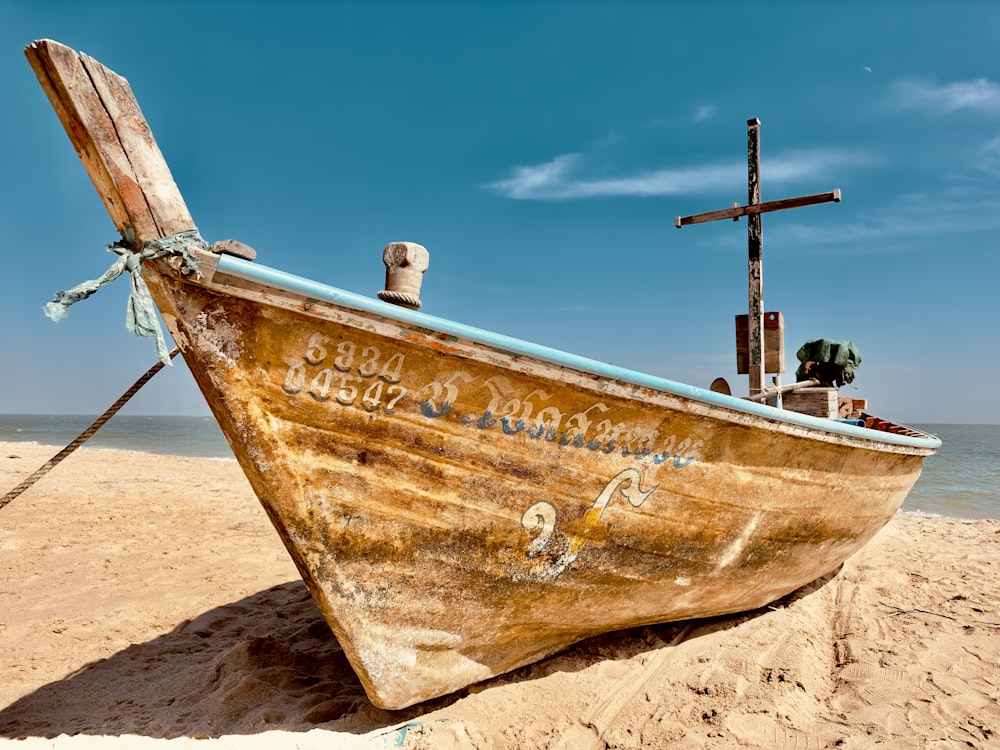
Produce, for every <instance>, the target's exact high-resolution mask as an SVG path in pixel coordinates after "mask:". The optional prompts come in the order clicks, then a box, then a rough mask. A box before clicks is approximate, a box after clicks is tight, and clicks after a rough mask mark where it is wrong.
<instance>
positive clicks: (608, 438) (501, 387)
mask: <svg viewBox="0 0 1000 750" xmlns="http://www.w3.org/2000/svg"><path fill="white" fill-rule="evenodd" d="M206 257H208V258H209V259H210V260H209V261H208V262H207V263H205V264H204V265H205V267H206V273H205V276H204V278H203V279H202V280H201V281H195V280H193V279H192V278H191V277H187V278H182V277H180V276H177V275H175V274H174V273H173V272H172V271H171V270H170V269H169V267H168V266H167V264H166V263H162V262H161V264H160V269H161V272H162V275H160V276H154V275H152V274H149V273H147V276H153V278H151V280H150V283H151V286H152V287H153V291H154V296H155V297H156V300H157V304H158V306H159V307H160V309H161V312H162V313H163V315H164V318H165V320H166V321H167V323H168V326H169V327H170V329H171V333H172V334H173V336H174V339H175V340H176V341H177V342H178V344H179V345H180V347H181V349H182V352H183V354H184V358H185V360H186V361H187V363H188V365H189V366H190V368H191V371H192V372H193V373H194V376H195V378H196V379H197V381H198V383H199V385H200V387H201V389H202V391H203V393H204V395H205V397H206V399H207V401H208V403H209V404H210V405H211V408H212V410H213V412H214V414H215V416H216V418H217V419H218V421H219V423H220V425H221V426H222V428H223V431H224V432H225V434H226V436H227V437H228V439H229V441H230V443H231V445H232V447H233V450H234V452H235V453H236V456H237V458H238V460H239V461H240V463H241V465H242V466H243V469H244V470H245V472H246V474H247V476H248V478H249V479H250V482H251V484H252V485H253V487H254V489H255V491H256V493H257V495H258V497H259V498H260V500H261V502H262V503H263V506H264V508H265V509H266V510H267V513H268V514H269V516H270V517H271V519H272V521H273V522H274V525H275V527H276V528H277V530H278V533H279V534H280V535H281V538H282V540H283V541H284V543H285V546H286V547H287V548H288V551H289V552H290V554H291V556H292V557H293V559H294V560H295V562H296V565H297V566H298V568H299V570H300V571H301V574H302V576H303V578H304V580H305V581H306V583H307V585H308V586H309V589H310V591H311V592H312V594H313V596H314V598H315V600H316V602H317V605H318V606H319V608H320V610H321V611H322V613H323V615H324V617H325V618H326V619H327V621H328V622H329V624H330V626H331V628H332V629H333V631H334V632H335V633H336V635H337V637H338V639H339V640H340V642H341V644H342V646H343V648H344V651H345V652H346V654H347V655H348V658H349V659H350V661H351V664H352V665H353V667H354V669H355V670H356V671H357V673H358V675H359V677H360V679H361V681H362V683H363V684H364V686H365V689H366V691H367V692H368V695H369V697H370V698H371V700H372V701H373V702H374V703H375V704H377V705H379V706H382V707H385V708H402V707H405V706H407V705H410V704H413V703H415V702H418V701H421V700H425V699H428V698H432V697H434V696H438V695H441V694H444V693H448V692H451V691H454V690H457V689H459V688H462V687H464V686H466V685H469V684H471V683H474V682H477V681H480V680H483V679H486V678H488V677H491V676H493V675H496V674H499V673H502V672H505V671H508V670H510V669H514V668H516V667H518V666H521V665H524V664H527V663H530V662H532V661H535V660H537V659H540V658H542V657H544V656H546V655H548V654H551V653H553V652H555V651H558V650H559V649H562V648H564V647H566V646H568V645H569V644H572V643H574V642H576V641H578V640H580V639H582V638H586V637H588V636H591V635H594V634H597V633H601V632H607V631H610V630H616V629H620V628H626V627H631V626H636V625H641V624H647V623H654V622H665V621H670V620H678V619H686V618H692V617H700V616H706V615H717V614H722V613H728V612H734V611H740V610H746V609H751V608H755V607H759V606H762V605H764V604H766V603H767V602H770V601H773V600H774V599H776V598H778V597H781V596H782V595H784V594H786V593H788V592H790V591H793V590H794V589H796V588H798V587H800V586H802V585H803V584H805V583H808V582H809V581H812V580H814V579H815V578H817V577H819V576H821V575H823V574H825V573H827V572H829V571H831V570H833V569H835V568H836V567H837V566H838V565H839V564H840V563H841V562H842V561H843V560H844V559H845V558H847V557H848V556H849V555H850V554H852V553H853V552H854V551H856V550H857V549H858V548H859V547H861V546H862V545H863V544H864V543H865V542H866V541H867V540H868V539H869V538H870V537H871V536H872V535H873V534H874V533H875V532H876V531H877V530H878V529H879V528H881V526H882V525H883V524H885V523H886V522H887V521H888V520H889V518H890V517H891V516H892V514H893V513H894V512H895V511H896V510H897V509H898V507H899V506H900V504H901V503H902V501H903V499H904V498H905V496H906V494H907V491H908V490H909V489H910V487H911V486H912V485H913V483H914V482H915V481H916V479H917V477H918V476H919V473H920V469H921V464H922V460H923V457H924V456H925V455H927V454H929V453H931V452H933V441H931V440H929V439H928V440H925V441H923V442H921V440H920V439H919V436H918V437H914V438H904V439H902V440H897V442H896V443H887V442H885V441H884V440H883V438H884V437H891V436H888V435H886V434H884V433H878V432H875V431H872V430H863V429H860V428H850V429H848V430H846V431H845V430H841V431H840V432H837V431H830V430H827V429H824V428H823V427H822V424H821V423H819V420H813V421H815V422H817V423H819V426H816V425H812V424H810V419H811V418H801V419H799V420H798V422H799V423H795V422H789V421H786V419H785V416H787V415H783V413H782V412H780V411H779V410H775V409H771V408H769V407H763V406H756V405H749V404H747V402H745V401H739V400H737V399H732V398H729V397H721V396H718V395H717V394H708V393H707V392H704V391H699V390H697V389H693V388H692V389H686V390H685V389H684V388H680V389H679V392H677V391H678V389H677V388H674V389H671V390H664V389H657V388H654V387H650V385H649V384H645V385H644V384H640V383H638V382H635V381H634V380H633V381H630V380H628V379H625V378H622V377H611V376H610V375H621V373H618V372H611V373H607V374H602V373H601V370H602V367H601V366H598V365H597V363H593V364H594V365H595V367H594V368H591V371H587V370H584V369H575V368H571V367H568V366H565V365H563V364H560V363H559V355H558V353H554V352H553V353H551V356H550V357H548V358H545V357H531V356H525V355H524V354H522V353H519V352H517V351H512V349H514V348H515V347H513V346H508V347H506V348H505V347H503V346H497V345H495V344H496V342H494V345H490V344H488V343H481V342H477V341H476V340H475V339H476V335H475V334H476V332H475V331H469V334H470V335H469V336H468V337H462V336H460V335H456V334H455V332H454V331H453V330H452V331H449V332H443V331H441V330H440V327H437V326H436V324H437V323H438V321H435V320H434V319H432V318H430V317H428V316H422V315H420V314H417V313H409V312H406V313H405V314H404V313H403V312H402V311H401V312H400V313H398V314H396V313H395V310H396V309H395V308H392V307H391V306H388V305H381V303H378V302H375V301H372V302H371V304H370V305H369V307H370V308H371V310H368V311H365V310H358V309H352V308H351V307H349V306H341V305H339V304H337V301H336V300H337V299H338V295H339V294H340V293H338V292H336V290H330V295H329V296H330V298H331V300H333V301H323V300H321V299H317V298H316V297H315V296H310V294H309V293H305V292H302V291H295V290H287V289H286V290H283V289H280V288H277V287H275V286H271V285H267V284H262V283H261V282H260V281H257V280H252V279H245V278H240V277H239V276H238V275H236V274H235V273H233V272H231V271H230V272H227V271H225V270H223V269H221V268H220V269H218V270H212V266H214V263H215V261H214V260H212V259H211V256H206ZM230 260H231V259H226V262H229V261H230ZM248 265H249V264H248ZM289 286H294V284H290V285H289ZM380 305H381V307H380ZM380 313H381V314H380ZM400 316H402V317H403V318H404V319H403V320H400V319H397V318H399V317H400ZM525 346H529V345H525ZM539 351H541V352H543V353H544V350H539ZM547 359H548V361H547ZM605 369H607V368H605ZM664 382H666V381H664ZM671 391H674V392H671ZM762 413H771V415H772V417H771V418H770V419H767V418H764V417H762V416H760V415H761V414H762ZM803 423H804V424H803Z"/></svg>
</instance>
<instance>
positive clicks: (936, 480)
mask: <svg viewBox="0 0 1000 750" xmlns="http://www.w3.org/2000/svg"><path fill="white" fill-rule="evenodd" d="M93 420H94V418H93V417H86V416H53V415H24V414H3V415H0V441H5V442H34V443H41V444H45V445H52V446H56V447H57V448H62V447H63V446H65V445H68V444H69V443H70V442H72V441H73V440H74V439H75V438H76V437H77V435H79V434H80V433H81V432H83V431H84V430H85V429H87V427H89V426H90V424H91V422H93ZM913 426H914V427H917V428H918V429H921V430H924V431H925V432H930V433H932V434H934V435H937V436H938V437H940V438H941V440H942V442H943V445H942V446H941V449H940V450H939V451H938V453H937V455H935V456H932V457H931V458H929V459H927V461H925V462H924V471H923V474H922V475H921V477H920V480H919V481H918V482H917V484H916V485H915V486H914V488H913V489H912V490H911V491H910V495H909V497H907V499H906V502H905V503H903V512H904V513H924V514H928V515H942V516H955V517H959V518H1000V425H970V424H938V425H926V424H925V425H913ZM87 445H88V446H89V447H95V448H113V449H117V450H129V451H142V452H146V453H160V454H168V455H178V456H195V457H202V458H226V459H232V458H233V453H232V451H231V450H230V448H229V444H228V443H227V442H226V439H225V437H223V435H222V431H221V430H220V429H219V426H218V425H217V424H216V423H215V420H214V419H212V418H211V417H141V416H129V415H122V414H118V415H116V416H115V417H113V418H112V419H111V420H110V421H109V422H108V423H107V424H106V425H104V426H103V427H102V428H101V429H100V430H98V431H97V433H96V434H95V435H94V436H93V437H92V438H90V440H89V441H88V442H87ZM53 453H56V450H55V449H54V450H53ZM2 489H3V488H0V491H2Z"/></svg>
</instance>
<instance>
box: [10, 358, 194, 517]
mask: <svg viewBox="0 0 1000 750" xmlns="http://www.w3.org/2000/svg"><path fill="white" fill-rule="evenodd" d="M179 351H180V350H179V349H176V348H175V349H174V350H173V351H172V352H170V354H169V355H167V356H168V361H169V360H171V359H173V358H174V357H176V356H177V354H178V352H179ZM163 367H164V362H161V361H158V362H157V363H156V364H155V365H153V366H152V367H150V368H149V369H148V370H146V372H145V373H144V374H143V375H142V377H140V378H139V379H138V380H136V381H135V382H134V383H133V384H132V387H131V388H129V389H128V390H127V391H125V393H123V394H122V395H121V397H120V398H119V399H118V400H117V401H115V402H114V403H113V404H112V405H111V406H109V407H108V408H107V410H106V411H105V412H104V413H103V414H102V415H101V416H99V417H98V418H97V419H96V420H94V422H93V424H91V425H90V427H88V428H87V429H86V430H84V431H83V432H81V433H80V434H79V435H78V436H77V438H76V439H75V440H74V441H73V442H72V443H70V444H69V445H67V446H66V447H65V448H63V449H62V450H61V451H59V452H58V453H57V454H56V455H54V456H53V457H52V458H50V459H49V460H48V461H46V462H45V463H44V464H43V465H42V466H41V467H40V468H38V469H37V470H36V471H35V472H34V473H33V474H31V476H29V477H28V478H27V479H25V480H24V481H23V482H21V483H20V484H19V485H17V487H15V488H14V489H12V490H11V491H10V492H8V493H7V494H6V495H4V496H3V498H2V499H0V509H2V508H3V507H4V506H6V505H7V504H8V503H9V502H10V501H11V500H14V499H15V498H16V497H18V496H19V495H21V494H22V493H24V492H25V491H26V490H28V489H29V488H30V487H31V486H32V485H33V484H35V482H37V481H38V480H39V479H41V478H42V477H44V476H45V475H46V474H48V473H49V472H50V471H52V469H54V468H55V467H56V466H58V465H59V464H60V463H61V462H62V460H63V459H64V458H66V457H67V456H69V454H71V453H72V452H73V451H75V450H76V449H77V448H79V447H80V446H81V445H83V444H84V443H86V442H87V441H88V440H90V438H92V437H93V436H94V433H95V432H97V431H98V430H99V429H101V428H102V427H103V426H104V425H105V423H107V421H108V420H109V419H111V417H113V416H114V415H115V414H117V413H118V411H119V410H120V409H121V408H122V407H123V406H125V404H127V403H128V402H129V400H130V399H131V398H132V397H133V396H134V395H135V394H136V393H138V392H139V390H140V389H141V388H142V387H143V386H144V385H146V383H148V382H149V381H150V380H151V379H152V378H153V376H154V375H156V373H158V372H159V371H160V370H162V369H163Z"/></svg>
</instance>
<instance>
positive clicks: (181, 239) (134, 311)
mask: <svg viewBox="0 0 1000 750" xmlns="http://www.w3.org/2000/svg"><path fill="white" fill-rule="evenodd" d="M191 247H195V248H198V249H199V250H206V249H208V245H207V244H206V243H205V241H204V240H203V239H202V238H201V235H200V234H199V233H198V230H197V229H187V230H185V231H183V232H176V233H174V234H171V235H168V236H166V237H163V238H162V239H156V240H147V241H146V242H145V243H144V244H143V246H142V248H141V249H140V250H138V251H135V252H133V251H132V249H131V248H130V247H129V246H128V245H127V244H125V243H124V242H121V241H119V242H116V243H115V244H113V245H108V250H109V251H110V252H113V253H117V254H118V255H119V258H118V260H116V261H115V262H114V263H113V264H112V265H111V268H109V269H108V270H107V271H105V272H104V274H103V275H102V276H101V277H100V278H97V279H91V280H89V281H84V282H83V283H82V284H77V285H76V286H75V287H73V288H72V289H67V290H66V291H62V292H56V294H55V296H54V297H53V298H52V301H51V302H49V303H48V304H46V305H45V314H46V315H47V316H48V317H49V319H50V320H53V321H56V322H58V321H60V320H62V319H63V318H65V317H66V315H67V312H68V310H69V307H70V306H71V305H73V304H75V303H77V302H80V301H81V300H85V299H87V297H89V296H90V295H92V294H93V293H94V292H96V291H97V290H98V289H100V288H101V287H103V286H104V285H106V284H109V283H111V282H112V281H114V280H115V279H117V278H118V277H119V276H121V275H122V274H123V273H125V272H126V271H127V272H128V273H129V276H130V277H131V286H132V288H131V291H130V292H129V296H128V307H127V309H126V313H125V327H126V328H127V329H128V330H129V331H131V332H132V333H134V334H135V335H136V336H141V337H143V338H147V339H154V340H155V341H156V355H157V357H158V359H159V360H160V362H163V363H164V364H167V365H169V364H170V352H169V351H168V350H167V344H166V341H165V340H164V337H163V329H162V328H161V326H160V321H159V318H158V317H157V315H156V306H155V305H154V304H153V297H152V295H150V293H149V287H148V286H146V281H145V280H144V279H143V278H142V264H143V262H144V261H147V260H154V259H156V258H163V257H166V256H170V255H177V256H180V257H181V259H182V261H183V264H184V266H186V267H187V268H188V269H190V270H191V271H193V272H194V273H196V274H198V273H199V272H198V259H197V258H196V257H195V256H194V254H193V253H192V252H191V251H190V248H191ZM199 275H200V274H199Z"/></svg>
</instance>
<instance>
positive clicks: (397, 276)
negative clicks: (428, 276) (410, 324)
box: [378, 242, 431, 310]
mask: <svg viewBox="0 0 1000 750" xmlns="http://www.w3.org/2000/svg"><path fill="white" fill-rule="evenodd" d="M430 257H431V256H430V253H428V252H427V248H425V247H424V246H423V245H418V244H417V243H416V242H392V243H390V244H389V245H386V248H385V250H383V251H382V262H383V263H385V289H383V290H382V291H381V292H379V293H378V297H379V299H381V300H385V301H386V302H392V303H393V304H395V305H400V306H402V307H408V308H410V309H411V310H417V309H419V308H420V282H421V281H423V277H424V271H426V270H427V266H428V264H429V263H430Z"/></svg>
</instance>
